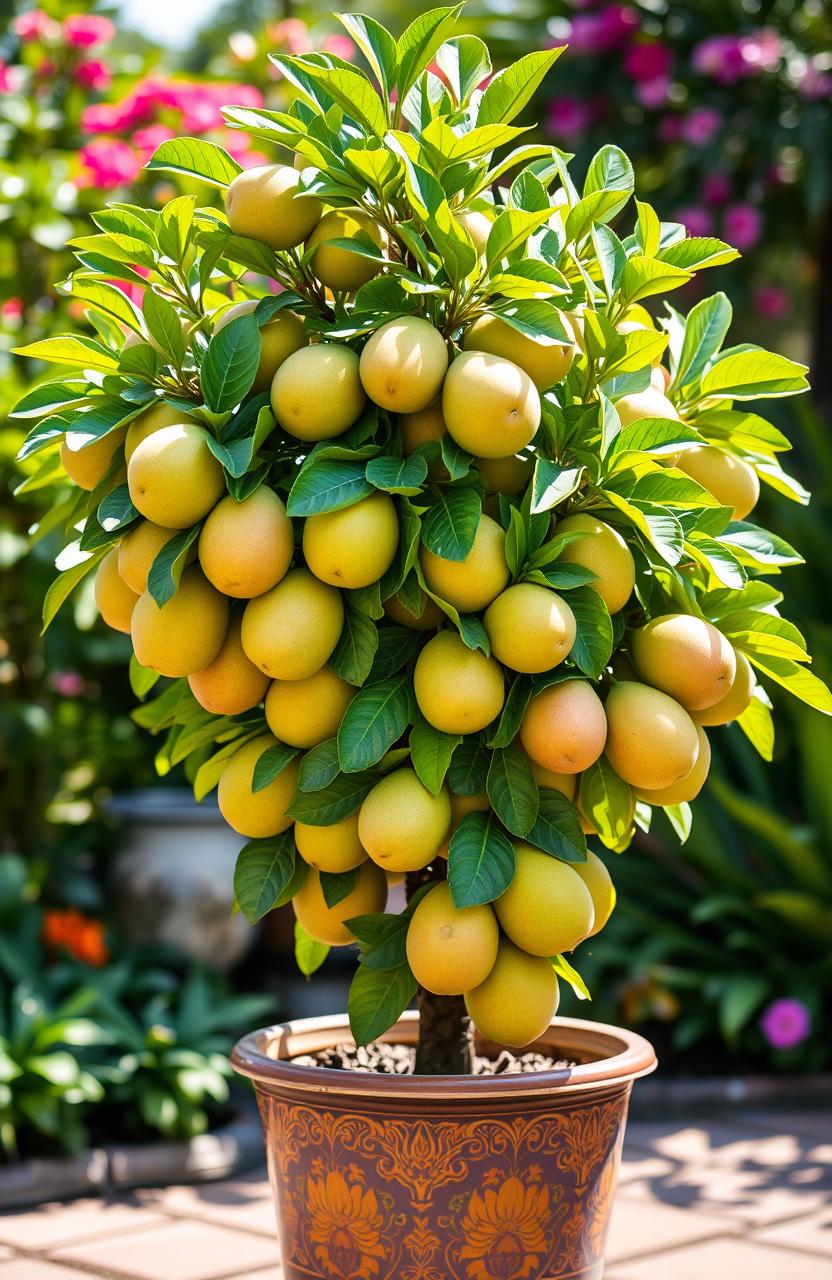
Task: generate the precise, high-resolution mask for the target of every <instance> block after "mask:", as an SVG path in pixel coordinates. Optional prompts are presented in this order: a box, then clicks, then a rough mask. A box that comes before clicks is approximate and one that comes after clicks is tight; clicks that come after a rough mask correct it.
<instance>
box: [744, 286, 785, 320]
mask: <svg viewBox="0 0 832 1280" xmlns="http://www.w3.org/2000/svg"><path fill="white" fill-rule="evenodd" d="M753 299H754V306H755V307H756V309H757V311H759V313H760V315H762V316H765V317H766V319H768V320H782V319H784V317H785V316H787V315H788V314H789V311H790V310H791V298H790V297H789V295H788V293H787V292H786V290H785V289H781V288H780V286H779V285H777V284H759V285H757V287H756V289H755V290H754V293H753Z"/></svg>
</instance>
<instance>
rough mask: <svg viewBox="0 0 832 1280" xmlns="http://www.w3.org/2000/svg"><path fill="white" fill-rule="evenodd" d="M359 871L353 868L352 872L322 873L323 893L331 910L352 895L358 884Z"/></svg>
mask: <svg viewBox="0 0 832 1280" xmlns="http://www.w3.org/2000/svg"><path fill="white" fill-rule="evenodd" d="M358 871H359V868H358V867H353V869H352V870H351V871H339V872H332V871H322V872H321V873H320V881H321V893H322V894H323V897H324V902H325V903H326V905H327V906H328V907H329V909H330V910H332V908H333V907H337V906H338V904H339V902H343V901H344V899H345V898H348V897H349V895H350V894H351V893H352V891H353V889H354V888H355V886H356V885H357V884H358Z"/></svg>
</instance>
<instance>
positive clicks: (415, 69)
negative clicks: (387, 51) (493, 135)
mask: <svg viewBox="0 0 832 1280" xmlns="http://www.w3.org/2000/svg"><path fill="white" fill-rule="evenodd" d="M461 10H462V5H461V4H459V5H454V6H452V7H446V8H442V9H429V10H428V11H427V12H426V13H421V14H420V15H419V16H418V18H415V19H414V20H413V22H411V24H410V26H409V27H407V28H406V30H405V31H404V32H403V33H402V35H401V37H400V38H399V41H398V44H397V47H396V53H397V57H398V63H399V71H398V82H397V87H398V95H399V98H398V100H399V102H400V103H403V102H404V100H405V98H406V97H407V95H408V93H409V92H410V90H411V88H412V86H413V85H414V84H415V83H416V81H417V80H418V78H419V76H420V75H421V74H422V72H423V71H424V69H425V68H426V67H427V65H428V64H429V62H430V61H431V59H432V58H433V55H434V54H435V53H436V51H437V49H438V48H439V46H440V45H441V44H442V42H443V41H444V40H445V38H446V37H447V36H448V35H450V33H451V31H452V30H453V28H454V26H455V25H456V20H457V18H458V17H459V14H460V12H461ZM480 123H481V124H485V123H487V122H486V121H484V120H481V121H480Z"/></svg>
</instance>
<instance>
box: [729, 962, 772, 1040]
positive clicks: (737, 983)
mask: <svg viewBox="0 0 832 1280" xmlns="http://www.w3.org/2000/svg"><path fill="white" fill-rule="evenodd" d="M769 991H770V985H769V980H768V978H763V977H755V976H754V975H752V974H737V975H736V976H735V977H732V978H728V979H727V980H726V982H725V985H724V986H723V988H722V993H721V995H720V998H719V1029H720V1031H721V1032H722V1034H723V1036H724V1037H725V1039H726V1040H727V1042H728V1043H729V1044H735V1043H736V1042H737V1039H738V1037H739V1034H740V1032H741V1031H742V1029H743V1027H744V1026H745V1025H746V1023H747V1022H748V1021H749V1019H750V1018H751V1017H752V1016H753V1015H754V1014H755V1013H756V1011H757V1010H758V1009H759V1007H760V1005H761V1004H762V1003H763V1001H764V1000H765V999H766V998H767V996H768V995H769Z"/></svg>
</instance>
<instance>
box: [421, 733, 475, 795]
mask: <svg viewBox="0 0 832 1280" xmlns="http://www.w3.org/2000/svg"><path fill="white" fill-rule="evenodd" d="M461 742H462V737H461V736H460V735H458V734H457V735H453V734H450V733H442V732H441V731H440V730H439V729H434V727H433V725H430V724H428V722H427V720H425V719H424V718H423V717H422V716H420V717H419V719H418V720H417V722H416V724H415V725H414V726H413V728H412V729H411V731H410V743H409V745H410V758H411V761H412V763H413V768H414V769H415V770H416V773H417V775H418V778H419V781H420V782H421V783H422V786H424V787H427V789H428V791H429V792H430V793H431V795H434V796H438V795H439V792H440V791H441V790H442V786H443V783H444V781H445V776H446V774H447V772H448V769H449V767H450V764H451V757H452V756H453V754H454V751H455V750H456V748H457V747H458V746H459V744H460V743H461Z"/></svg>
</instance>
